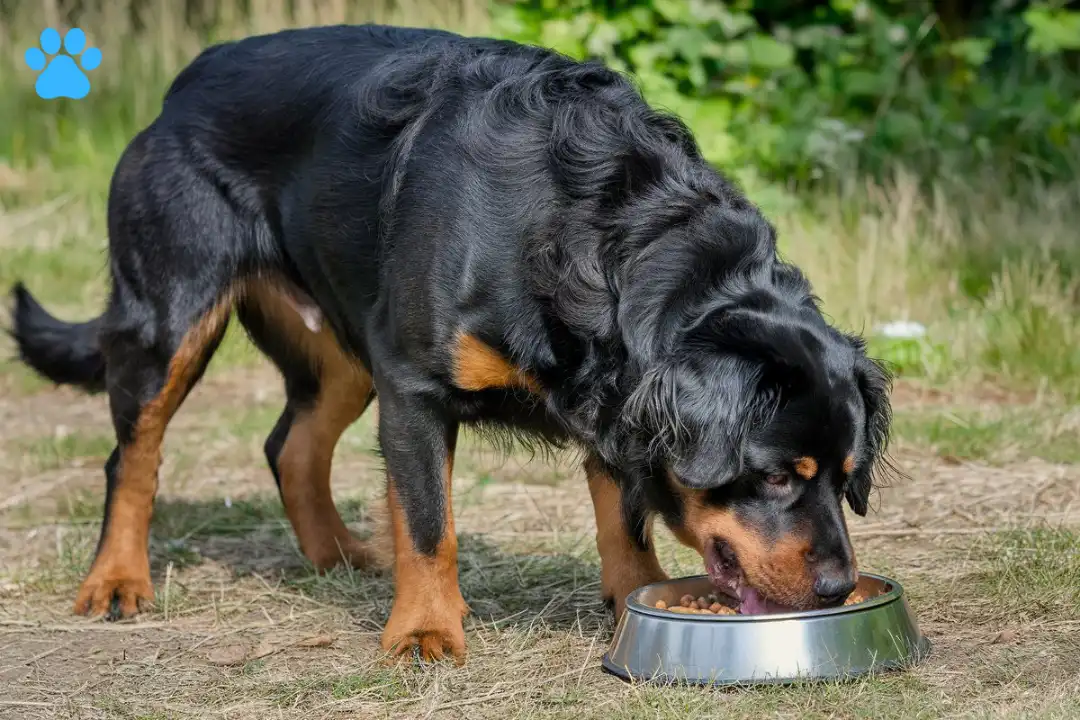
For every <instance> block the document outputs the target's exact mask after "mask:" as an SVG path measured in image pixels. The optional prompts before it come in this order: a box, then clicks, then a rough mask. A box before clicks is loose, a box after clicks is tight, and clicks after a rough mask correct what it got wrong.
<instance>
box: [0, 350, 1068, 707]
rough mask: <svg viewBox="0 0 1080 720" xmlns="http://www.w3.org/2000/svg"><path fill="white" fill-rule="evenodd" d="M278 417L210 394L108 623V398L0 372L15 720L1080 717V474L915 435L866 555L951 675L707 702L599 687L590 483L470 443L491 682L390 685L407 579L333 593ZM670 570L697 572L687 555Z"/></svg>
mask: <svg viewBox="0 0 1080 720" xmlns="http://www.w3.org/2000/svg"><path fill="white" fill-rule="evenodd" d="M896 399H897V402H898V404H899V405H900V406H901V408H903V407H905V406H908V405H913V404H916V403H931V404H932V403H938V404H941V403H945V404H948V403H950V402H952V401H953V400H954V399H951V398H948V397H944V396H941V395H938V394H934V393H929V394H928V393H926V392H923V391H919V390H913V389H911V388H903V387H902V388H900V389H899V390H898V392H897V394H896ZM1014 400H1015V401H1017V402H1021V401H1022V398H1021V399H1015V398H1010V397H1004V396H1003V397H1000V398H994V399H993V401H994V402H1004V403H1007V402H1011V401H1014ZM280 403H281V392H280V388H279V381H278V380H277V378H276V377H275V376H274V375H273V374H272V373H271V372H269V371H268V370H266V369H265V368H262V367H256V368H250V369H237V368H233V369H229V370H225V371H220V372H217V373H212V375H211V377H209V378H208V379H207V380H206V381H204V382H203V384H202V385H201V386H200V388H199V389H198V390H197V391H196V392H195V393H194V394H193V396H192V397H191V398H190V399H189V401H188V402H187V404H186V405H185V407H184V408H183V410H182V411H181V413H180V414H179V416H178V417H177V419H176V420H175V421H174V423H173V424H172V426H171V427H170V435H169V438H168V441H167V443H166V462H165V466H164V467H163V470H162V474H161V484H160V492H159V496H158V504H157V509H156V515H155V520H154V528H153V537H152V541H151V544H152V547H151V555H152V559H153V564H154V572H155V583H156V590H157V603H156V607H155V609H154V611H153V612H152V613H149V614H146V615H144V616H142V617H140V618H139V619H138V620H136V621H134V622H126V623H118V624H108V623H104V622H94V621H88V620H84V619H82V618H77V617H75V616H73V615H71V613H70V610H71V602H72V601H73V598H74V592H75V590H76V588H77V587H78V583H79V581H80V579H81V575H82V573H83V572H85V569H86V567H87V565H88V562H89V559H90V557H91V553H92V551H93V546H94V543H95V542H96V536H97V530H98V523H99V521H100V511H101V501H102V496H103V484H104V483H103V475H102V471H101V464H102V462H103V461H104V458H105V456H106V455H107V454H108V452H109V450H110V449H111V433H110V431H109V425H108V415H107V409H106V403H105V400H104V398H101V397H86V396H83V395H80V394H78V393H75V392H71V391H68V390H64V389H54V388H46V387H40V386H34V387H30V388H29V389H28V388H27V387H26V384H25V382H22V381H19V380H17V379H16V378H15V376H14V375H13V374H12V373H6V374H0V568H2V570H0V718H173V717H176V718H189V717H195V718H203V717H223V718H278V717H280V718H293V717H303V718H310V719H312V720H314V719H315V718H338V717H361V718H366V717H373V718H374V717H393V718H397V717H401V718H421V717H446V718H469V719H470V720H473V719H478V718H489V717H490V718H505V717H523V718H526V717H566V718H579V717H597V718H624V717H625V718H630V717H634V718H636V717H642V718H646V717H648V718H653V717H656V718H676V717H679V718H684V717H719V716H725V717H792V718H794V717H799V718H802V717H822V718H825V717H830V718H832V717H840V718H847V717H852V718H855V717H868V718H869V717H1005V716H1009V717H1062V718H1065V717H1077V716H1080V639H1078V638H1080V562H1078V561H1077V560H1076V554H1077V547H1076V544H1075V540H1076V538H1077V535H1075V534H1074V532H1073V531H1074V530H1075V529H1076V528H1080V466H1077V465H1070V464H1056V463H1052V462H1048V461H1044V460H1040V459H1038V458H1037V457H1033V458H1031V459H1027V460H1025V461H1023V462H1014V463H1008V464H1005V465H994V466H991V465H987V464H982V463H979V462H975V461H967V460H961V459H957V458H955V457H951V456H944V457H942V456H941V455H940V454H939V453H936V452H934V451H932V450H931V449H930V448H927V447H919V446H916V445H912V444H910V443H907V442H905V441H904V439H903V438H901V439H900V442H899V443H898V444H897V446H896V450H895V453H894V455H895V457H896V459H897V461H898V463H899V464H900V465H901V466H902V467H903V468H904V470H905V471H906V472H907V473H908V474H909V475H910V479H909V480H905V481H903V482H897V483H894V484H893V485H892V486H891V487H888V488H884V489H883V490H882V491H881V492H880V493H879V494H878V495H877V497H876V502H875V506H876V512H872V513H871V515H870V516H869V517H867V518H865V519H860V518H855V517H852V518H851V525H852V534H853V536H854V537H855V538H856V540H855V542H856V548H857V551H858V552H859V554H860V559H861V566H862V567H863V568H864V569H873V570H877V571H881V572H885V573H887V574H890V575H892V576H894V577H897V578H899V579H900V580H901V581H902V582H903V583H904V584H905V585H906V587H907V589H908V590H909V592H910V595H911V602H912V605H913V607H914V609H915V611H916V613H917V615H918V617H919V619H920V622H921V625H922V628H923V630H924V631H925V632H926V634H927V635H928V636H929V637H930V638H931V640H932V642H933V643H934V648H933V654H932V655H931V657H930V659H929V660H928V661H926V662H925V663H924V664H923V665H921V666H919V667H917V668H914V669H912V670H911V671H910V672H907V673H900V674H890V675H884V676H880V677H875V678H870V679H866V680H862V681H858V682H854V683H847V684H823V685H813V686H805V687H795V688H772V689H764V690H761V689H738V690H728V691H702V690H699V689H686V688H658V687H647V686H642V685H631V684H625V683H623V682H621V681H618V680H616V679H614V678H612V677H610V676H607V675H605V674H604V673H602V672H601V670H600V662H599V661H600V657H601V655H602V654H603V652H604V650H605V648H606V644H607V642H608V641H609V639H610V635H611V623H610V620H609V618H608V616H607V615H606V614H605V611H604V608H603V607H602V606H601V604H600V603H599V601H598V599H597V595H598V592H599V572H598V565H597V558H596V553H595V550H594V546H593V539H592V538H593V532H594V525H593V519H592V511H591V506H590V503H589V501H588V492H587V488H586V486H585V484H584V482H583V480H582V476H581V473H579V472H578V470H577V467H576V465H575V464H574V462H573V460H572V459H569V458H561V459H558V460H559V461H558V462H556V463H554V465H553V464H552V463H551V462H550V461H549V460H548V459H545V458H535V459H531V460H530V459H528V458H522V457H518V456H510V457H506V456H502V455H499V454H498V453H496V452H493V451H491V450H489V449H486V448H485V447H484V446H483V445H480V444H479V443H477V442H473V441H469V442H466V443H465V446H464V448H463V449H462V450H461V451H459V456H458V462H457V464H456V468H455V472H456V476H455V481H454V482H455V484H454V504H455V511H456V514H457V523H458V530H459V533H460V534H461V537H462V541H461V542H462V551H461V576H462V586H463V593H464V595H465V598H466V600H467V601H468V602H469V604H470V606H471V607H472V610H473V614H472V616H471V617H470V619H469V620H468V621H467V626H466V628H467V632H468V640H469V646H470V657H469V662H468V663H467V664H466V666H465V667H463V668H456V667H452V666H449V665H441V664H440V665H434V666H420V665H408V666H400V665H399V666H389V667H388V666H385V665H384V664H383V663H382V659H381V657H380V656H379V653H378V634H379V631H380V628H381V625H382V623H383V622H384V621H385V619H386V617H387V615H388V613H389V609H390V603H391V600H392V585H391V581H390V578H389V577H387V576H386V575H380V574H361V573H355V572H349V571H344V570H342V571H335V572H333V573H331V574H329V575H326V576H317V575H315V574H313V573H312V572H311V570H310V568H308V567H306V566H305V564H304V562H303V559H302V558H301V556H300V554H299V552H298V551H297V549H296V547H295V542H294V539H293V537H292V534H291V532H290V531H289V530H288V527H287V522H286V521H285V519H284V517H283V515H282V513H281V510H280V508H279V503H278V501H277V497H276V492H275V490H274V486H273V480H272V478H271V476H270V474H269V472H268V470H267V469H266V465H265V461H264V460H263V458H262V449H261V446H262V441H263V438H264V437H265V435H266V433H267V432H268V431H269V429H270V427H271V426H272V424H273V421H274V419H275V418H276V415H277V412H278V410H279V409H280V407H281V405H280ZM382 487H383V480H382V474H381V466H380V462H379V459H378V457H377V455H376V454H375V453H374V440H373V437H372V433H371V424H370V418H365V420H363V421H361V423H360V424H359V425H358V426H357V427H356V428H354V429H352V430H351V431H350V432H349V433H348V434H347V436H346V437H345V438H344V439H343V441H342V443H341V445H340V446H339V449H338V453H337V455H336V464H335V467H334V488H335V495H336V496H337V498H338V499H339V503H340V504H341V505H342V508H343V515H345V517H346V520H347V522H349V524H350V526H351V527H353V528H354V530H356V531H357V532H358V533H361V534H363V533H366V532H369V531H371V529H372V528H371V526H372V521H371V514H370V512H369V508H370V507H372V505H377V504H378V502H379V498H380V496H381V490H382ZM661 556H662V560H663V561H664V562H665V564H666V565H667V567H668V570H669V572H671V573H672V574H690V573H697V572H699V567H698V565H699V561H698V560H697V559H696V558H695V557H694V556H692V555H691V554H687V553H686V552H685V551H683V550H681V549H679V548H677V547H676V546H675V545H674V543H673V542H671V541H670V540H669V539H668V537H667V536H666V535H665V536H664V537H663V538H662V542H661Z"/></svg>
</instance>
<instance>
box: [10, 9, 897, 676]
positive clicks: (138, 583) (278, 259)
mask: <svg viewBox="0 0 1080 720" xmlns="http://www.w3.org/2000/svg"><path fill="white" fill-rule="evenodd" d="M108 221H109V247H110V271H111V276H112V290H111V295H110V299H109V303H108V308H107V309H106V311H105V313H104V315H102V316H101V317H99V318H97V319H94V320H91V321H90V322H87V323H84V324H69V323H64V322H61V321H58V320H56V319H54V318H52V317H50V316H49V315H48V314H47V313H46V312H45V311H44V310H43V309H42V308H41V307H40V306H39V305H38V304H37V303H36V302H35V301H34V300H33V299H32V298H31V296H30V294H29V293H28V292H27V291H26V289H25V288H23V287H21V286H18V287H16V288H15V313H14V335H15V337H16V339H17V341H18V346H19V350H20V352H21V356H22V358H23V359H24V360H25V361H26V362H27V363H28V364H29V365H31V366H32V367H34V368H36V369H37V371H38V372H40V373H41V374H43V375H45V376H46V377H48V378H51V379H52V380H54V381H56V382H60V383H70V384H75V385H79V386H82V387H84V388H87V389H90V390H104V391H106V392H107V393H108V396H109V403H110V408H111V411H112V418H113V424H114V426H115V430H116V439H117V448H116V450H115V451H114V452H113V454H112V457H110V458H109V461H108V463H107V464H106V466H105V474H106V478H107V485H106V488H107V489H106V499H105V519H104V525H103V527H102V531H101V539H100V542H99V545H98V549H97V556H96V559H95V560H94V563H93V567H92V569H91V570H90V574H89V576H88V577H87V579H86V581H85V582H84V583H83V585H82V588H81V590H80V591H79V594H78V597H77V599H76V602H75V611H76V612H79V613H88V614H95V615H98V614H110V615H112V616H125V617H126V616H130V615H132V614H134V613H136V612H138V610H139V605H140V603H142V602H144V601H149V600H151V599H152V597H153V594H152V587H151V581H150V568H149V562H148V557H147V539H148V534H149V528H150V516H151V510H152V506H153V502H154V494H155V490H156V486H157V470H158V463H159V458H160V448H161V442H162V437H163V435H164V433H165V428H166V425H167V424H168V423H169V419H170V418H171V417H172V416H173V413H175V412H176V410H177V408H178V407H179V406H180V404H181V402H183V400H184V398H185V396H186V395H187V394H188V392H189V391H190V390H191V388H192V387H193V386H194V385H195V383H196V382H197V381H198V379H199V377H200V375H201V374H202V372H203V369H204V368H205V366H206V363H207V361H208V360H209V359H210V356H211V355H212V354H213V352H214V349H215V347H216V346H217V344H218V343H219V342H220V340H221V338H222V334H223V333H224V331H225V327H226V324H227V322H228V320H229V318H230V316H231V314H232V313H233V312H234V311H235V312H236V315H237V317H238V318H239V320H240V322H241V323H242V324H243V325H244V327H245V328H246V329H247V331H248V332H249V333H250V335H251V337H252V338H253V339H254V341H255V343H256V344H257V345H258V346H259V348H261V349H262V351H263V352H264V353H266V355H268V356H269V357H270V359H271V360H273V361H274V363H276V365H277V366H278V368H279V369H280V370H281V372H282V374H283V375H284V378H285V386H286V389H287V395H288V402H287V404H286V406H285V410H284V412H283V413H282V415H281V419H280V420H279V421H278V423H277V425H276V427H275V428H274V429H273V431H272V432H271V433H270V436H269V438H268V439H267V441H266V454H267V458H268V459H269V462H270V467H271V469H272V470H273V473H274V476H275V478H276V479H277V482H278V487H279V489H280V492H281V497H282V500H283V502H284V505H285V509H286V511H287V513H288V517H289V519H290V521H291V522H292V525H293V528H294V529H295V531H296V535H297V537H298V538H299V542H300V546H301V548H302V549H303V552H304V553H305V555H306V556H307V557H308V558H309V559H310V560H311V562H312V563H314V564H315V565H316V566H318V567H319V568H325V567H329V566H331V565H333V564H334V563H336V562H338V561H345V562H349V563H352V564H354V565H357V566H363V565H365V564H366V563H367V562H369V560H370V552H369V550H368V548H366V547H365V545H364V544H362V543H360V542H359V541H357V540H356V539H355V538H353V537H352V536H350V534H349V532H348V530H347V529H346V527H345V526H344V524H343V523H342V521H341V518H340V517H339V516H338V513H337V511H336V509H335V507H334V503H333V501H332V499H331V494H330V487H329V479H330V459H331V456H332V453H333V450H334V445H335V443H336V442H337V439H338V437H339V436H340V435H341V433H342V431H344V430H345V428H347V427H348V426H349V425H350V423H352V422H353V421H355V420H356V419H357V418H358V417H359V416H360V414H361V413H362V412H364V409H365V408H366V407H367V406H368V405H369V404H370V402H371V401H372V399H373V398H375V397H376V395H377V396H378V398H379V418H378V419H379V442H380V445H381V449H382V453H383V455H384V457H385V461H386V469H387V476H388V480H387V503H388V506H389V513H390V518H391V521H392V522H391V525H392V528H393V541H394V575H395V586H396V593H395V595H396V597H395V599H394V605H393V610H392V612H391V614H390V618H389V621H388V622H387V625H386V629H385V632H384V634H383V639H382V644H383V647H384V648H386V649H387V650H391V651H397V652H401V651H404V650H408V649H411V648H414V647H418V648H419V649H420V651H421V653H422V655H423V656H424V657H427V658H439V657H442V656H443V655H444V654H448V653H449V654H452V655H453V656H454V657H456V658H459V659H460V658H461V657H463V655H464V651H465V638H464V634H463V631H462V618H463V616H464V614H465V613H466V610H467V608H466V604H465V602H464V600H463V599H462V596H461V593H460V591H459V589H458V578H457V541H456V538H455V532H454V518H453V514H452V512H451V503H450V478H451V470H452V466H453V457H454V444H455V439H456V437H457V431H458V426H459V424H461V423H478V424H481V425H487V426H493V427H500V428H510V429H512V431H513V432H515V433H518V434H520V435H522V436H526V437H532V438H539V439H542V440H544V441H551V442H570V443H572V444H574V445H576V446H578V447H579V448H581V449H583V450H584V452H585V453H586V455H587V458H588V459H587V461H586V463H585V470H586V474H587V476H588V483H589V489H590V491H591V494H592V499H593V503H594V506H595V512H596V521H597V526H598V535H597V543H598V546H599V550H600V554H601V558H602V568H601V579H602V587H603V593H604V596H605V597H606V598H608V599H609V600H611V601H613V602H614V604H615V608H616V612H621V611H622V607H623V601H624V598H625V597H626V595H627V593H628V592H630V591H631V590H633V589H634V588H636V587H638V586H640V585H642V584H644V583H648V582H652V581H655V580H658V579H661V578H663V577H664V574H663V571H662V570H661V568H660V566H659V564H658V562H657V558H656V555H655V553H654V551H653V549H652V547H651V540H650V534H651V527H652V523H651V520H652V518H654V517H656V516H659V517H661V518H662V519H663V520H664V521H665V522H666V523H667V525H668V526H670V527H671V529H672V530H673V531H674V533H675V534H676V535H677V536H678V537H679V539H680V540H681V541H682V542H684V543H686V544H688V545H690V546H692V547H693V548H695V549H696V550H698V551H699V552H700V553H701V554H702V556H703V557H704V559H705V565H706V569H707V570H708V572H709V574H710V575H711V576H712V578H713V580H714V582H715V583H716V584H717V586H718V587H719V588H720V589H722V590H724V591H725V592H727V593H729V594H731V595H733V596H734V597H736V598H738V599H739V601H740V602H741V605H742V608H743V610H744V611H747V612H761V611H768V610H770V609H775V608H776V607H777V606H782V607H788V608H811V607H820V606H824V605H830V604H835V603H839V602H842V601H843V600H844V598H845V596H846V595H847V594H848V593H849V592H850V591H851V589H852V588H853V586H854V579H855V558H854V556H853V553H852V549H851V546H850V543H849V540H848V534H847V529H846V525H845V521H844V514H843V510H842V507H841V501H842V499H843V498H844V497H846V498H847V501H848V503H850V505H851V507H852V509H853V510H854V511H855V512H856V513H858V514H864V513H865V512H866V508H867V496H868V494H869V492H870V490H871V486H872V478H873V476H874V473H875V469H876V467H878V466H879V465H880V464H881V463H882V462H883V460H882V457H883V452H884V445H885V442H886V438H887V435H888V426H889V405H888V400H887V390H888V378H887V376H886V374H885V373H884V372H883V371H882V370H881V369H880V368H879V367H878V365H877V364H875V363H874V362H873V361H871V360H869V359H868V358H867V356H866V354H865V352H864V349H863V345H862V343H861V342H860V341H859V340H858V339H856V338H854V337H849V336H846V335H844V334H842V333H840V332H838V331H837V330H834V329H833V328H831V327H830V326H829V325H828V324H826V322H825V320H824V319H823V317H822V315H821V313H820V311H819V309H818V307H817V304H816V301H815V299H814V297H813V295H812V294H811V290H810V287H809V286H808V283H807V281H806V280H805V278H804V277H803V275H802V274H801V273H800V272H799V271H798V270H797V269H796V268H794V267H793V266H791V265H788V264H785V263H783V262H781V261H780V260H779V259H778V257H777V249H776V239H775V233H774V231H773V228H772V227H771V226H770V225H769V223H768V222H766V220H765V219H764V218H763V217H762V216H761V214H760V213H759V212H758V211H757V209H756V208H755V207H754V206H753V205H751V204H750V203H749V202H748V201H747V200H746V199H745V198H744V197H743V196H742V195H741V194H740V193H739V192H738V191H737V190H736V189H735V188H734V187H733V186H732V185H730V184H729V183H728V182H727V181H725V179H724V178H723V177H722V176H721V175H719V174H718V173H717V172H715V171H714V170H712V169H711V168H710V167H709V166H708V165H707V164H706V163H705V161H704V160H703V159H702V157H701V155H700V154H699V152H698V149H697V146H696V145H695V142H694V140H693V138H692V137H691V135H690V133H689V132H688V131H687V129H686V128H685V127H684V126H683V125H682V124H680V123H679V122H678V121H677V120H675V119H673V118H671V117H669V116H666V115H663V114H660V113H658V112H656V111H654V110H652V109H650V108H649V107H648V106H647V105H646V104H645V103H644V102H643V100H642V99H641V97H640V96H639V95H638V93H637V92H636V91H635V90H634V88H633V87H632V85H631V84H630V83H629V82H628V81H627V80H626V79H625V78H624V77H622V76H620V75H619V74H617V73H615V72H612V71H610V70H607V69H605V68H604V67H602V66H599V65H596V64H590V63H579V62H574V61H572V60H569V59H567V58H565V57H562V56H560V55H557V54H555V53H552V52H549V51H546V50H541V49H537V48H532V47H525V46H521V45H516V44H513V43H507V42H500V41H495V40H487V39H466V38H462V37H459V36H456V35H453V34H449V33H444V32H437V31H428V30H410V29H399V28H389V27H371V26H369V27H332V28H320V29H309V30H297V31H289V32H282V33H278V34H275V35H269V36H265V37H255V38H250V39H247V40H244V41H242V42H237V43H232V44H226V45H221V46H217V47H213V48H211V49H209V50H207V51H206V52H204V53H203V54H202V55H200V56H199V57H198V58H197V59H196V60H195V61H194V62H193V63H192V64H191V65H190V66H189V67H188V68H187V69H185V70H184V71H183V72H182V73H181V74H180V75H179V77H178V78H177V79H176V81H175V82H174V83H173V85H172V87H171V89H170V90H169V92H168V94H167V96H166V98H165V101H164V107H163V109H162V112H161V115H160V117H159V118H158V119H157V120H156V121H155V122H154V123H153V124H152V125H151V126H150V127H148V128H147V129H146V130H144V131H143V132H142V133H140V134H139V135H138V136H137V137H136V138H135V139H134V140H133V141H132V143H131V145H130V146H129V147H128V149H127V151H126V152H125V153H124V155H123V157H122V158H121V159H120V162H119V165H118V167H117V169H116V172H115V175H114V177H113V181H112V187H111V191H110V197H109V208H108Z"/></svg>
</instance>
